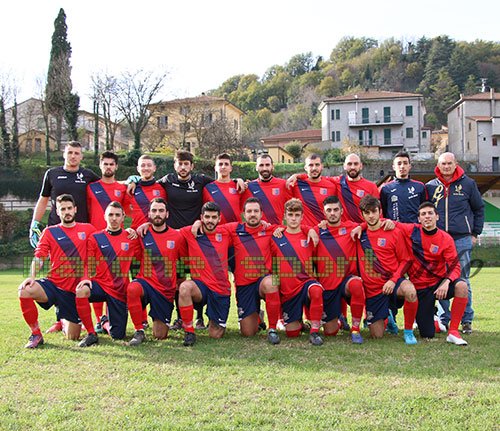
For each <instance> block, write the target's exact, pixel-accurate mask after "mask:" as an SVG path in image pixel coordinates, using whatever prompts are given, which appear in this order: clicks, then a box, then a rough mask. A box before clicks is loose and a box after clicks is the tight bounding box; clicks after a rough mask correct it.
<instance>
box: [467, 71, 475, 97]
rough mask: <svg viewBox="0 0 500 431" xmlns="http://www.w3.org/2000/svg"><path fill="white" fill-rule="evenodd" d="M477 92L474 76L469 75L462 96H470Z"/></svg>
mask: <svg viewBox="0 0 500 431" xmlns="http://www.w3.org/2000/svg"><path fill="white" fill-rule="evenodd" d="M477 92H478V88H477V78H476V77H475V76H474V75H469V76H468V77H467V81H466V82H465V86H464V95H466V96H471V95H473V94H476V93H477Z"/></svg>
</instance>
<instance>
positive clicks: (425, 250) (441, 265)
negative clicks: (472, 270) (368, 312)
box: [397, 223, 460, 289]
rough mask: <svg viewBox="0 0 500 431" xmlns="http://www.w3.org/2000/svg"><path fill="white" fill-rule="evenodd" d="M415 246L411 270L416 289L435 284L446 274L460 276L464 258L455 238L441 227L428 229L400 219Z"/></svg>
mask: <svg viewBox="0 0 500 431" xmlns="http://www.w3.org/2000/svg"><path fill="white" fill-rule="evenodd" d="M397 227H398V228H399V229H401V230H402V231H403V232H404V234H405V237H406V240H407V244H408V246H409V247H410V248H411V251H412V254H413V259H412V265H411V267H410V269H409V270H408V275H409V276H410V280H411V282H412V283H413V284H414V286H415V289H425V288H426V287H430V286H434V285H435V284H436V283H438V282H439V281H441V280H442V279H443V278H449V279H450V280H451V281H454V280H456V279H457V278H459V277H460V262H459V259H458V255H457V250H456V248H455V242H454V241H453V238H452V237H451V236H450V235H449V234H448V233H446V232H445V231H443V230H441V229H435V230H433V231H432V232H427V231H426V230H425V229H424V228H423V227H422V226H421V225H419V224H416V223H411V224H410V223H408V224H406V223H398V224H397Z"/></svg>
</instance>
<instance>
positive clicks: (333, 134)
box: [332, 132, 335, 142]
mask: <svg viewBox="0 0 500 431" xmlns="http://www.w3.org/2000/svg"><path fill="white" fill-rule="evenodd" d="M332 142H335V132H332Z"/></svg>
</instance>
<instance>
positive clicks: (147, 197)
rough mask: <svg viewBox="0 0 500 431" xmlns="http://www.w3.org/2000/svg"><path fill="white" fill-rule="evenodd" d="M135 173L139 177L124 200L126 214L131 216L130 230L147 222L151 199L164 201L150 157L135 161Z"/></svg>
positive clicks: (163, 194) (161, 188) (163, 191)
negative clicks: (137, 173)
mask: <svg viewBox="0 0 500 431" xmlns="http://www.w3.org/2000/svg"><path fill="white" fill-rule="evenodd" d="M137 172H139V175H140V176H141V178H140V180H139V182H138V183H137V184H136V185H135V187H134V189H133V191H132V194H131V195H130V194H127V197H126V198H125V208H126V210H127V214H129V215H131V216H132V225H131V227H132V229H137V228H138V227H139V226H140V225H142V224H143V223H145V222H147V221H148V212H149V202H150V201H151V199H153V198H163V199H166V197H167V195H166V193H165V190H164V189H163V187H162V186H161V185H159V184H157V183H156V180H155V177H154V174H155V172H156V164H155V162H154V160H153V158H152V157H151V156H146V155H145V156H141V157H139V160H138V161H137Z"/></svg>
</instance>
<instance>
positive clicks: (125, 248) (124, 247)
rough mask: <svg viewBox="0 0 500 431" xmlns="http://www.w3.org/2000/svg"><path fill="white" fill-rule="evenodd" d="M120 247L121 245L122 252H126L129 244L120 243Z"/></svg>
mask: <svg viewBox="0 0 500 431" xmlns="http://www.w3.org/2000/svg"><path fill="white" fill-rule="evenodd" d="M121 245H122V246H121V249H122V250H123V251H128V249H129V246H130V244H129V243H128V242H122V244H121Z"/></svg>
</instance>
